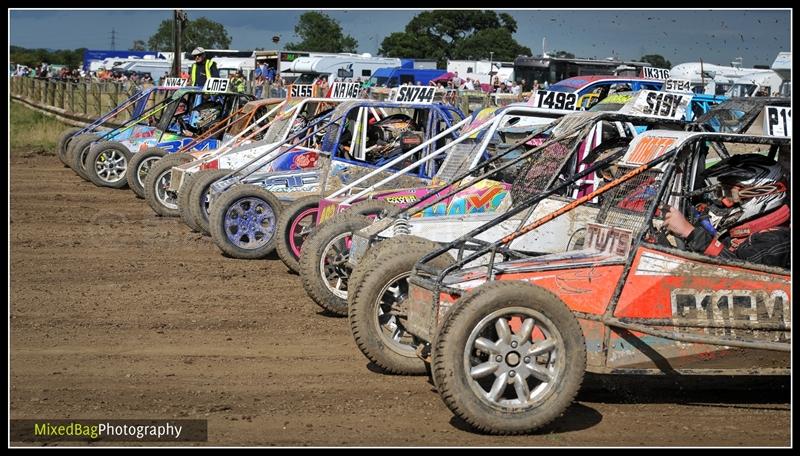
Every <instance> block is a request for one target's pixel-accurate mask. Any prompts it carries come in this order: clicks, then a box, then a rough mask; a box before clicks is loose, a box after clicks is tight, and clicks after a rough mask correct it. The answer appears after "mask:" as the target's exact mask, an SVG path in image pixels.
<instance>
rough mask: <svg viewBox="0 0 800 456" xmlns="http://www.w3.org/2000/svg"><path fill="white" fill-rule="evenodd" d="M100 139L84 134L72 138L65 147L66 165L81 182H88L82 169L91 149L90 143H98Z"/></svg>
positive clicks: (92, 134)
mask: <svg viewBox="0 0 800 456" xmlns="http://www.w3.org/2000/svg"><path fill="white" fill-rule="evenodd" d="M99 138H100V137H99V136H98V135H96V134H94V133H84V134H82V135H78V137H76V138H73V139H72V141H70V143H69V146H68V147H67V164H68V165H69V166H70V167H71V168H72V170H73V171H75V174H77V175H78V176H80V178H81V179H83V180H87V181H88V180H89V176H88V175H86V170H85V169H84V163H85V161H84V159H85V158H86V155H87V154H88V153H89V150H90V149H91V146H92V143H94V142H95V141H99V140H100V139H99Z"/></svg>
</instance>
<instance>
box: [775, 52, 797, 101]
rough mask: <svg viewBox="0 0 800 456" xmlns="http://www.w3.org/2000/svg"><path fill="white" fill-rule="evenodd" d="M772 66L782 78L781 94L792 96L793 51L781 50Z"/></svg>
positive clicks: (779, 90)
mask: <svg viewBox="0 0 800 456" xmlns="http://www.w3.org/2000/svg"><path fill="white" fill-rule="evenodd" d="M770 68H772V70H773V71H775V72H776V73H778V75H779V76H780V77H781V79H782V81H781V86H780V88H779V89H778V92H780V96H782V97H790V96H792V53H791V52H779V53H778V56H777V57H775V61H774V62H772V66H771V67H770Z"/></svg>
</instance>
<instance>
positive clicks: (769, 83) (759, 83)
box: [725, 70, 783, 97]
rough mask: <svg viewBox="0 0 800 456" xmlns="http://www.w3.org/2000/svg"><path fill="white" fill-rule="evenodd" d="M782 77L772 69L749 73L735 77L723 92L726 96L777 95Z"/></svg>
mask: <svg viewBox="0 0 800 456" xmlns="http://www.w3.org/2000/svg"><path fill="white" fill-rule="evenodd" d="M782 82H783V79H782V78H781V77H780V75H779V74H778V73H777V72H775V71H773V70H769V71H765V72H758V73H750V74H746V75H744V76H742V77H741V78H739V79H737V80H736V82H735V83H734V84H733V86H732V87H731V88H730V89H728V91H727V92H725V96H726V97H769V96H778V93H779V91H780V87H781V83H782Z"/></svg>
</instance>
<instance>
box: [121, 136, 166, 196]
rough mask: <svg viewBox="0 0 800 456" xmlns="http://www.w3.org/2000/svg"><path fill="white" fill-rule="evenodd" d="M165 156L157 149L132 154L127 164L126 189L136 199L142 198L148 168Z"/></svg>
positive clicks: (162, 151) (162, 150) (163, 151)
mask: <svg viewBox="0 0 800 456" xmlns="http://www.w3.org/2000/svg"><path fill="white" fill-rule="evenodd" d="M165 155H167V151H165V150H164V149H159V148H158V147H149V148H147V149H145V150H143V151H142V152H138V153H135V154H133V158H131V162H130V163H128V175H127V178H128V187H129V188H130V189H131V190H133V193H136V196H137V197H138V198H144V181H145V179H146V178H147V173H148V172H149V171H150V168H151V167H152V166H153V165H154V164H155V163H156V162H157V161H158V160H159V159H160V158H161V157H163V156H165Z"/></svg>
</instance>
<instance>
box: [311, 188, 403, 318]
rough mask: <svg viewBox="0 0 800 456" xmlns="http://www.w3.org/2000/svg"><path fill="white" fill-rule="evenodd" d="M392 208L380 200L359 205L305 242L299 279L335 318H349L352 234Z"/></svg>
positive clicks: (326, 225) (329, 223)
mask: <svg viewBox="0 0 800 456" xmlns="http://www.w3.org/2000/svg"><path fill="white" fill-rule="evenodd" d="M393 207H394V206H392V205H391V204H389V203H387V202H385V201H381V200H367V201H362V202H359V203H356V204H354V205H353V206H352V207H350V208H349V209H347V211H345V212H342V213H340V214H337V215H336V216H335V217H334V218H332V219H330V220H328V221H326V222H325V223H323V224H322V225H320V226H319V227H317V229H316V230H315V231H314V233H313V234H312V235H311V236H310V237H309V238H308V239H307V240H306V242H305V243H304V245H305V247H304V249H303V254H302V255H301V256H300V262H299V264H300V276H301V277H302V279H303V288H305V290H306V292H308V295H309V296H310V297H311V299H313V300H314V302H316V303H317V304H319V305H320V306H322V308H324V309H326V310H328V311H329V312H332V313H333V314H335V315H338V316H342V317H343V316H346V315H347V290H348V279H349V277H350V273H351V272H352V266H351V265H350V263H349V261H348V258H349V254H350V244H351V242H352V236H353V233H354V232H356V231H358V230H360V229H362V228H366V227H367V226H369V225H370V224H371V223H372V220H373V219H374V218H375V217H376V216H379V215H380V214H381V213H383V212H384V211H386V210H387V209H391V208H393Z"/></svg>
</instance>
